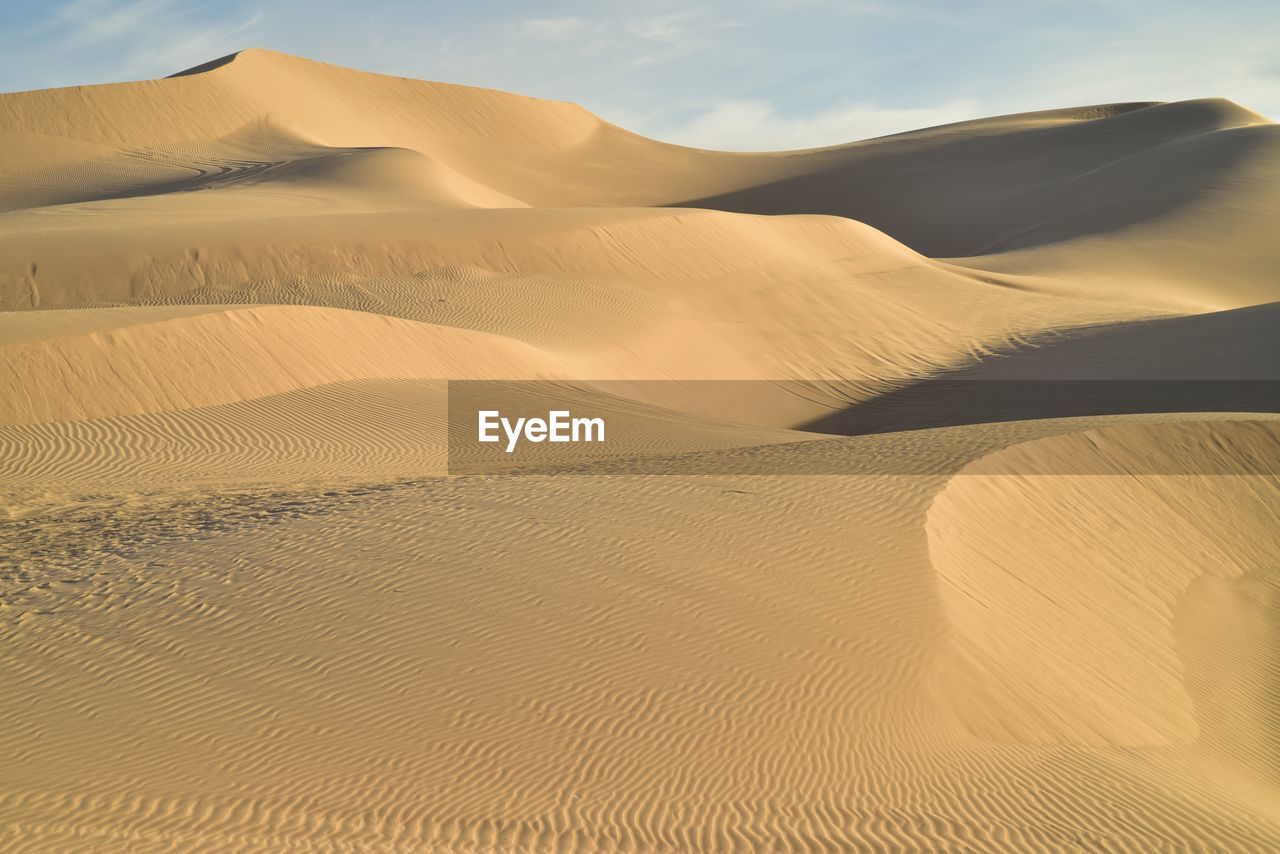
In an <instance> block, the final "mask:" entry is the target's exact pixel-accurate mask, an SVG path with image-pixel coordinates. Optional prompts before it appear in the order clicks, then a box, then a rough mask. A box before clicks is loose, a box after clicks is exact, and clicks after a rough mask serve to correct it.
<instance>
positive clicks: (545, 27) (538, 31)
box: [515, 18, 600, 42]
mask: <svg viewBox="0 0 1280 854" xmlns="http://www.w3.org/2000/svg"><path fill="white" fill-rule="evenodd" d="M599 29H600V25H599V24H597V23H593V22H592V21H589V20H587V19H586V18H527V19H525V20H523V21H520V22H519V23H518V24H516V27H515V31H516V37H517V38H521V39H529V40H532V41H548V42H566V41H572V40H574V39H581V38H584V37H586V36H590V35H592V34H593V33H595V32H597V31H598V30H599Z"/></svg>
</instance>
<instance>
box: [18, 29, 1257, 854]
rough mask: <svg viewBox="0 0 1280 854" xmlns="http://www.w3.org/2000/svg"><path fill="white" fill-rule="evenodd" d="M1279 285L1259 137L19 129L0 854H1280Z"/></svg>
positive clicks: (77, 118) (1040, 120) (290, 67)
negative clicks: (519, 405) (794, 140)
mask: <svg viewBox="0 0 1280 854" xmlns="http://www.w3.org/2000/svg"><path fill="white" fill-rule="evenodd" d="M1278 233H1280V127H1277V126H1276V125H1275V124H1273V123H1271V122H1270V121H1269V120H1267V119H1266V118H1264V117H1262V116H1260V115H1257V114H1255V113H1252V112H1250V111H1249V110H1247V109H1245V108H1243V107H1240V106H1237V105H1236V104H1234V103H1231V102H1229V101H1226V100H1204V101H1193V102H1182V103H1147V102H1142V103H1128V104H1111V105H1101V106H1086V107H1081V108H1078V109H1058V110H1049V111H1045V112H1037V113H1027V114H1021V115H1013V116H1003V117H997V118H991V119H985V120H981V121H973V122H966V123H961V124H955V125H948V126H944V127H937V128H930V129H924V130H919V131H915V132H911V133H904V134H899V135H895V136H891V137H883V138H879V139H872V140H867V141H862V142H854V143H850V144H848V145H842V146H837V147H833V148H825V149H815V150H806V151H793V152H776V153H760V154H730V153H721V152H714V151H702V150H694V149H688V148H681V147H678V146H673V145H668V144H664V143H660V142H657V141H653V140H650V139H646V138H644V137H641V136H638V135H635V134H633V133H630V132H628V131H626V130H624V129H622V128H619V127H616V126H613V125H611V124H609V123H607V122H604V121H602V120H601V119H599V118H597V117H595V116H594V115H592V114H591V113H589V112H587V111H586V110H584V109H582V108H580V107H578V106H575V105H572V104H568V103H561V102H553V101H545V100H539V99H534V98H527V97H522V96H519V95H513V94H507V93H503V92H496V91H488V90H482V89H474V88H469V87H464V86H457V85H448V84H440V83H428V82H423V81H418V80H408V79H401V78H394V77H386V76H381V75H376V74H370V73H365V72H361V71H356V70H351V69H346V68H340V67H335V66H331V65H326V64H322V63H318V62H313V61H310V60H306V59H301V58H297V57H293V56H288V55H284V54H279V53H274V52H270V51H265V50H248V51H243V52H241V53H238V54H235V55H233V56H229V57H225V58H222V59H219V60H215V61H213V62H210V63H207V64H205V65H203V66H199V67H196V68H193V69H191V70H189V71H186V72H182V73H180V74H177V75H174V76H173V77H171V78H167V79H163V80H151V81H144V82H137V83H121V84H110V85H98V86H82V87H75V88H67V89H54V90H45V91H37V92H19V93H11V94H4V95H0V389H2V390H3V393H2V394H0V638H2V643H0V685H3V686H4V688H3V690H0V757H2V758H0V847H3V848H4V849H5V850H41V851H43V850H66V851H82V850H102V851H152V850H156V851H159V850H178V851H186V850H251V851H275V850H287V849H306V850H367V851H421V850H431V851H462V852H465V851H569V850H583V851H596V850H623V851H644V852H650V851H673V852H675V851H679V852H684V851H836V850H841V851H843V850H877V851H885V850H928V851H946V850H955V851H973V850H1018V851H1025V850H1054V851H1057V850H1084V849H1090V850H1093V849H1106V850H1134V851H1153V850H1248V851H1263V850H1275V849H1277V848H1280V717H1278V716H1277V707H1278V705H1280V417H1277V416H1276V415H1275V414H1274V413H1275V412H1277V411H1280V401H1277V400H1276V397H1275V395H1274V392H1273V391H1272V390H1271V387H1270V386H1268V385H1267V383H1268V382H1270V381H1277V380H1280V337H1278V336H1277V331H1278V330H1280V241H1277V240H1276V235H1277V234H1278ZM461 380H470V381H478V380H489V381H492V385H484V386H467V388H473V389H478V391H475V392H474V394H476V395H479V396H480V397H484V395H486V394H508V393H509V394H511V395H517V396H518V395H524V396H525V397H526V398H528V397H529V395H533V396H534V397H536V396H537V395H538V394H539V393H540V392H538V389H551V390H557V391H556V393H557V394H565V395H570V396H571V397H572V399H573V400H574V401H575V402H576V405H579V406H581V407H583V408H584V409H586V410H591V411H594V412H600V413H604V414H605V415H606V416H607V417H608V418H609V419H610V420H611V423H613V424H615V425H622V426H621V427H618V429H619V430H622V433H621V434H620V435H619V438H618V440H617V442H616V444H614V445H611V446H609V447H610V456H609V457H608V458H605V459H598V458H597V459H585V460H584V459H577V460H567V459H566V458H563V457H560V458H557V457H556V455H555V454H554V453H552V452H551V449H550V447H549V446H547V447H546V448H542V449H540V452H541V453H542V456H534V457H529V458H526V463H525V464H524V465H523V466H522V467H520V468H517V469H515V470H511V469H503V468H501V467H495V466H493V465H492V464H491V461H487V460H488V458H483V457H479V456H476V457H474V458H473V457H471V456H468V453H467V452H466V450H465V448H462V449H460V448H459V447H458V445H457V442H456V441H454V442H453V444H451V433H450V429H449V427H450V424H449V411H450V407H451V405H452V406H453V407H454V408H455V409H456V408H457V407H459V406H461V405H462V404H463V403H467V402H468V400H463V399H462V398H460V397H459V396H458V394H461V392H455V391H451V389H454V390H456V389H458V388H459V386H458V385H457V383H456V381H461ZM450 381H455V384H454V385H453V386H450ZM529 381H538V383H537V384H536V385H530V384H529ZM1110 383H1120V384H1119V385H1109V384H1110ZM1233 383H1235V384H1237V385H1242V387H1247V389H1249V390H1250V391H1249V393H1250V394H1252V395H1253V397H1251V398H1250V401H1253V400H1255V399H1256V400H1257V401H1258V403H1257V405H1254V404H1253V403H1252V402H1246V403H1238V402H1233V401H1236V400H1237V398H1232V397H1231V396H1230V395H1225V396H1215V395H1214V394H1207V393H1206V392H1205V390H1206V389H1232V388H1236V387H1237V385H1232V384H1233ZM1090 384H1092V385H1090ZM1060 388H1061V389H1067V388H1072V389H1084V390H1085V391H1084V393H1082V394H1074V395H1059V394H1057V393H1056V392H1053V391H1052V390H1054V389H1060ZM1009 389H1013V390H1014V391H1013V393H1009V391H1008V390H1009ZM1023 389H1027V390H1030V389H1035V390H1044V389H1049V390H1051V394H1050V396H1049V397H1046V396H1045V395H1044V394H1043V393H1041V392H1037V393H1025V394H1024V393H1022V392H1021V391H1019V390H1023ZM1098 389H1120V391H1119V392H1116V393H1115V394H1111V395H1110V396H1108V395H1107V394H1101V393H1100V392H1099V393H1095V391H1096V390H1098ZM504 390H505V391H504ZM998 390H1004V391H1001V392H999V393H997V391H998ZM1091 390H1094V391H1091ZM470 402H477V401H470ZM478 402H479V403H483V402H484V401H483V400H481V401H478ZM623 428H625V429H623ZM569 463H573V464H572V465H568V464H569Z"/></svg>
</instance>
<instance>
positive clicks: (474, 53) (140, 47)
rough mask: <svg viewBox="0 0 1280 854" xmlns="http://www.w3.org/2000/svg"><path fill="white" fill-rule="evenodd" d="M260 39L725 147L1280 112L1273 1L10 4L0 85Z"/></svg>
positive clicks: (169, 67) (168, 66)
mask: <svg viewBox="0 0 1280 854" xmlns="http://www.w3.org/2000/svg"><path fill="white" fill-rule="evenodd" d="M245 47H266V48H271V49H274V50H280V51H285V52H287V53H294V54H299V55H301V56H306V57H310V58H312V59H320V60H324V61H326V62H334V63H339V64H342V65H349V66H354V67H357V68H363V69H367V70H370V71H380V72H384V73H388V74H400V75H405V76H409V77H422V78H426V79H431V80H443V81H449V82H456V83H469V84H472V85H478V86H490V87H494V88H499V89H508V90H512V91H517V92H522V93H525V94H529V95H539V96H543V97H548V98H559V99H564V100H571V101H576V102H578V103H580V104H583V105H584V106H586V107H588V108H589V109H591V110H593V111H595V112H596V113H598V114H600V115H601V116H603V117H605V118H606V119H609V120H610V121H613V122H616V123H618V124H621V125H624V126H625V127H628V128H630V129H632V130H636V131H639V132H641V133H645V134H647V135H649V136H655V137H658V138H661V139H667V140H670V141H673V142H681V143H685V144H691V145H702V146H708V147H716V148H733V149H776V148H795V147H803V146H810V145H825V144H831V143H838V142H845V141H849V140H852V139H859V138H866V137H869V136H875V135H879V134H884V133H892V132H896V131H901V130H908V129H911V128H915V127H923V126H928V125H934V124H941V123H944V122H948V121H958V120H961V119H966V118H974V117H978V116H983V115H995V114H999V113H1007V112H1017V111H1022V110H1033V109H1045V108H1049V107H1061V106H1076V105H1083V104H1093V103H1103V102H1109V101H1132V100H1178V99H1184V98H1197V97H1206V96H1213V95H1220V96H1223V97H1227V98H1231V99H1233V100H1235V101H1238V102H1240V103H1242V104H1244V105H1245V106H1248V107H1250V108H1252V109H1254V110H1257V111H1260V112H1262V113H1264V114H1266V115H1268V116H1270V117H1272V118H1276V117H1280V3H1277V2H1274V0H1267V1H1266V2H1236V0H1229V2H1218V3H1192V2H1182V0H1167V2H1157V1H1156V0H1139V1H1138V2H1121V0H1070V2H1067V0H1023V2H1016V0H978V2H968V3H960V2H955V0H951V2H947V0H906V2H891V0H844V1H843V2H842V0H736V2H726V0H710V2H703V3H698V2H696V0H683V2H667V0H646V2H625V3H624V2H613V0H594V2H583V0H559V1H558V2H557V0H550V1H549V2H539V3H528V2H492V3H485V2H460V1H459V0H418V2H408V0H363V2H358V3H354V2H350V0H346V2H338V0H222V2H211V0H70V2H60V0H43V1H42V2H29V0H0V90H3V91H14V90H20V89H36V88H44V87H49V86H66V85H74V84H81V83H100V82H112V81H118V80H130V79H140V78H146V77H155V76H163V75H165V74H169V73H172V72H174V71H178V70H180V69H182V68H186V67H189V66H192V65H195V64H198V63H200V62H203V61H205V60H208V59H212V58H214V57H217V56H221V55H224V54H227V53H230V52H232V51H235V50H239V49H242V48H245Z"/></svg>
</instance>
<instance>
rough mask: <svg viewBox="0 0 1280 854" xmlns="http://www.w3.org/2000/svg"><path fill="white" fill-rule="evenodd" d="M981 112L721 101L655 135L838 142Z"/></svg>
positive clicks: (684, 140)
mask: <svg viewBox="0 0 1280 854" xmlns="http://www.w3.org/2000/svg"><path fill="white" fill-rule="evenodd" d="M980 115H982V105H981V104H980V103H979V102H978V101H973V100H964V101H951V102H948V103H946V104H942V105H940V106H937V107H914V108H888V107H880V106H876V105H875V104H849V105H844V106H840V107H835V108H833V109H830V110H824V111H822V112H819V113H815V114H812V115H808V116H784V115H780V114H779V113H778V112H777V111H776V110H775V109H774V107H773V105H772V104H771V103H770V102H768V101H724V102H722V103H720V104H717V105H716V106H714V107H712V108H711V109H710V110H707V111H706V112H704V113H702V114H701V115H699V116H696V117H695V118H694V119H692V120H691V121H689V122H688V123H687V124H684V125H681V126H678V127H674V128H670V129H668V130H665V131H660V132H658V133H657V134H656V136H658V138H660V139H664V140H667V141H669V142H675V143H679V144H681V145H689V146H694V147H697V148H717V149H722V150H728V151H781V150H785V149H792V148H816V147H819V146H824V145H838V144H840V143H844V142H853V141H855V140H861V139H870V138H872V137H877V136H886V135H888V134H892V133H901V132H903V131H908V130H918V129H919V128H925V127H932V126H934V125H941V124H948V123H950V122H958V121H964V120H966V119H972V118H977V117H979V116H980Z"/></svg>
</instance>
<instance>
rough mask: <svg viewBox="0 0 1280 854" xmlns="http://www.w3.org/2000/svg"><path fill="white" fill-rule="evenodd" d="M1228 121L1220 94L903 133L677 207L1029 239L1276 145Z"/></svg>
mask: <svg viewBox="0 0 1280 854" xmlns="http://www.w3.org/2000/svg"><path fill="white" fill-rule="evenodd" d="M1224 103H1225V102H1224ZM1231 120H1232V119H1231V118H1230V116H1229V114H1228V112H1227V111H1226V108H1225V107H1224V106H1222V105H1221V104H1218V103H1216V102H1209V103H1206V102H1185V103H1180V104H1169V105H1161V106H1155V107H1149V108H1145V109H1139V110H1134V111H1129V112H1124V113H1120V114H1118V115H1112V116H1107V117H1104V118H1099V119H1095V120H1091V121H1084V122H1079V123H1077V124H1071V125H1066V126H1054V127H1046V128H1033V129H1026V128H1022V129H1017V130H1012V131H1008V132H1004V133H989V134H984V135H982V136H967V137H966V136H953V135H937V136H931V137H921V138H920V139H918V140H917V139H912V135H910V134H906V135H900V136H897V137H893V138H892V139H893V145H882V144H879V142H878V141H870V142H867V143H860V144H858V145H857V146H856V147H855V148H853V149H844V150H837V151H832V152H829V153H827V152H820V153H813V154H810V155H807V156H809V157H811V158H812V162H815V163H824V162H825V164H827V165H821V166H818V167H817V168H814V169H811V170H810V171H806V172H804V173H803V174H799V175H795V176H792V177H787V178H782V179H779V180H772V181H768V182H763V183H760V184H757V185H754V186H749V187H745V188H742V189H738V190H734V191H731V192H727V193H722V194H717V195H710V196H704V197H699V198H689V199H685V200H683V201H680V202H678V203H676V204H674V205H672V206H673V207H691V208H708V209H712V210H720V211H728V212H733V213H747V214H770V215H777V214H827V215H833V216H840V217H846V218H849V219H855V220H858V221H860V222H864V223H867V224H868V225H871V226H874V227H875V228H877V229H879V230H880V231H883V232H885V233H886V234H888V235H889V236H891V237H893V238H894V239H896V240H898V241H900V242H902V243H904V244H906V245H907V246H909V247H911V248H912V249H914V250H916V251H917V252H920V253H922V254H924V255H928V256H931V257H935V258H938V257H946V258H960V257H972V256H976V255H983V254H990V253H993V252H999V251H1005V250H1010V249H1025V248H1030V247H1035V246H1041V245H1046V244H1051V243H1057V242H1061V241H1065V240H1070V239H1073V238H1078V237H1083V236H1087V235H1093V234H1100V233H1108V232H1113V231H1116V230H1119V229H1122V228H1124V227H1126V226H1131V225H1134V224H1137V223H1141V222H1146V221H1150V220H1154V219H1159V218H1162V217H1165V216H1167V215H1169V214H1170V213H1173V212H1175V211H1177V210H1179V209H1181V208H1185V207H1187V206H1189V205H1191V204H1193V203H1195V202H1196V201H1197V200H1199V199H1201V198H1203V197H1205V196H1206V195H1207V194H1209V193H1212V192H1213V191H1214V190H1215V189H1218V188H1220V187H1221V186H1223V184H1224V182H1226V181H1227V180H1228V179H1229V177H1230V176H1231V175H1232V174H1234V173H1236V172H1237V171H1238V169H1239V168H1240V167H1241V165H1242V164H1244V163H1246V162H1248V160H1249V159H1250V158H1251V157H1252V156H1253V155H1254V154H1255V152H1257V151H1259V149H1260V148H1264V147H1268V146H1275V145H1277V144H1280V137H1278V135H1277V128H1276V127H1274V126H1251V127H1232V128H1225V129H1224V127H1223V126H1224V125H1225V124H1228V123H1230V121H1231Z"/></svg>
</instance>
